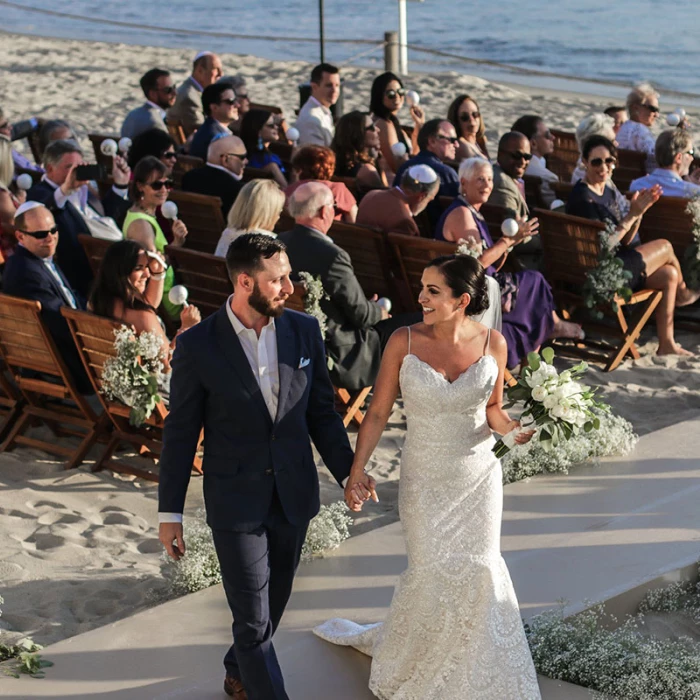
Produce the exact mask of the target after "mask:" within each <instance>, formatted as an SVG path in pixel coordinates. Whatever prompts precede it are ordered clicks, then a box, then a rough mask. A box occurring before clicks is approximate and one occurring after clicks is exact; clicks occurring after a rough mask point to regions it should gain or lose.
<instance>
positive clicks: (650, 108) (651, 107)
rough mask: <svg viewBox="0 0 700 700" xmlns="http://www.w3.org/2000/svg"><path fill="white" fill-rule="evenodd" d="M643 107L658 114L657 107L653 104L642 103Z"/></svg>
mask: <svg viewBox="0 0 700 700" xmlns="http://www.w3.org/2000/svg"><path fill="white" fill-rule="evenodd" d="M642 107H644V108H645V109H648V110H649V111H650V112H651V113H652V114H658V113H659V108H658V107H654V105H642Z"/></svg>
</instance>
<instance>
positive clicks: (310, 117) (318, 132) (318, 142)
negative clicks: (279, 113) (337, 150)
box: [294, 96, 335, 146]
mask: <svg viewBox="0 0 700 700" xmlns="http://www.w3.org/2000/svg"><path fill="white" fill-rule="evenodd" d="M294 126H295V127H296V129H297V130H298V131H299V141H298V145H299V146H330V145H331V143H332V142H333V136H334V134H335V125H334V124H333V114H332V113H331V110H330V109H329V108H328V107H324V105H322V104H321V103H320V102H319V101H318V100H317V99H316V98H315V97H313V96H312V97H309V99H308V100H306V102H305V103H304V106H303V107H302V108H301V109H300V110H299V116H298V117H297V120H296V122H295V123H294Z"/></svg>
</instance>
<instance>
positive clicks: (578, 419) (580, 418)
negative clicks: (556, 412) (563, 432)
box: [571, 411, 587, 428]
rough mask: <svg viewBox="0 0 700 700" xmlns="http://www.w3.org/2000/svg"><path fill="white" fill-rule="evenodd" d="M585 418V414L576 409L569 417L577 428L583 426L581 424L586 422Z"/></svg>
mask: <svg viewBox="0 0 700 700" xmlns="http://www.w3.org/2000/svg"><path fill="white" fill-rule="evenodd" d="M586 420H587V419H586V414H585V413H584V412H583V411H576V412H575V413H574V416H573V418H572V419H571V422H572V423H573V424H574V425H575V426H576V427H577V428H583V426H584V425H585V424H586Z"/></svg>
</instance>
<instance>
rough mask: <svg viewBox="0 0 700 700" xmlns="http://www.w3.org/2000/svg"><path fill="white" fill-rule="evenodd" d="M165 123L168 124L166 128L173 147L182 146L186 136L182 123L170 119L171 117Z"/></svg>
mask: <svg viewBox="0 0 700 700" xmlns="http://www.w3.org/2000/svg"><path fill="white" fill-rule="evenodd" d="M167 121H168V123H167V125H166V126H167V127H168V133H169V134H170V137H171V138H172V140H173V141H175V145H176V146H184V144H185V142H186V141H187V134H186V133H185V129H184V127H183V126H182V123H181V122H179V121H178V120H177V119H172V118H171V117H168V119H167Z"/></svg>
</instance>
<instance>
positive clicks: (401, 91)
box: [384, 88, 406, 100]
mask: <svg viewBox="0 0 700 700" xmlns="http://www.w3.org/2000/svg"><path fill="white" fill-rule="evenodd" d="M405 94H406V90H404V88H399V89H398V90H387V91H386V92H385V93H384V97H388V98H389V99H390V100H393V99H394V98H395V97H396V96H397V95H398V96H399V97H403V96H404V95H405Z"/></svg>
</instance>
